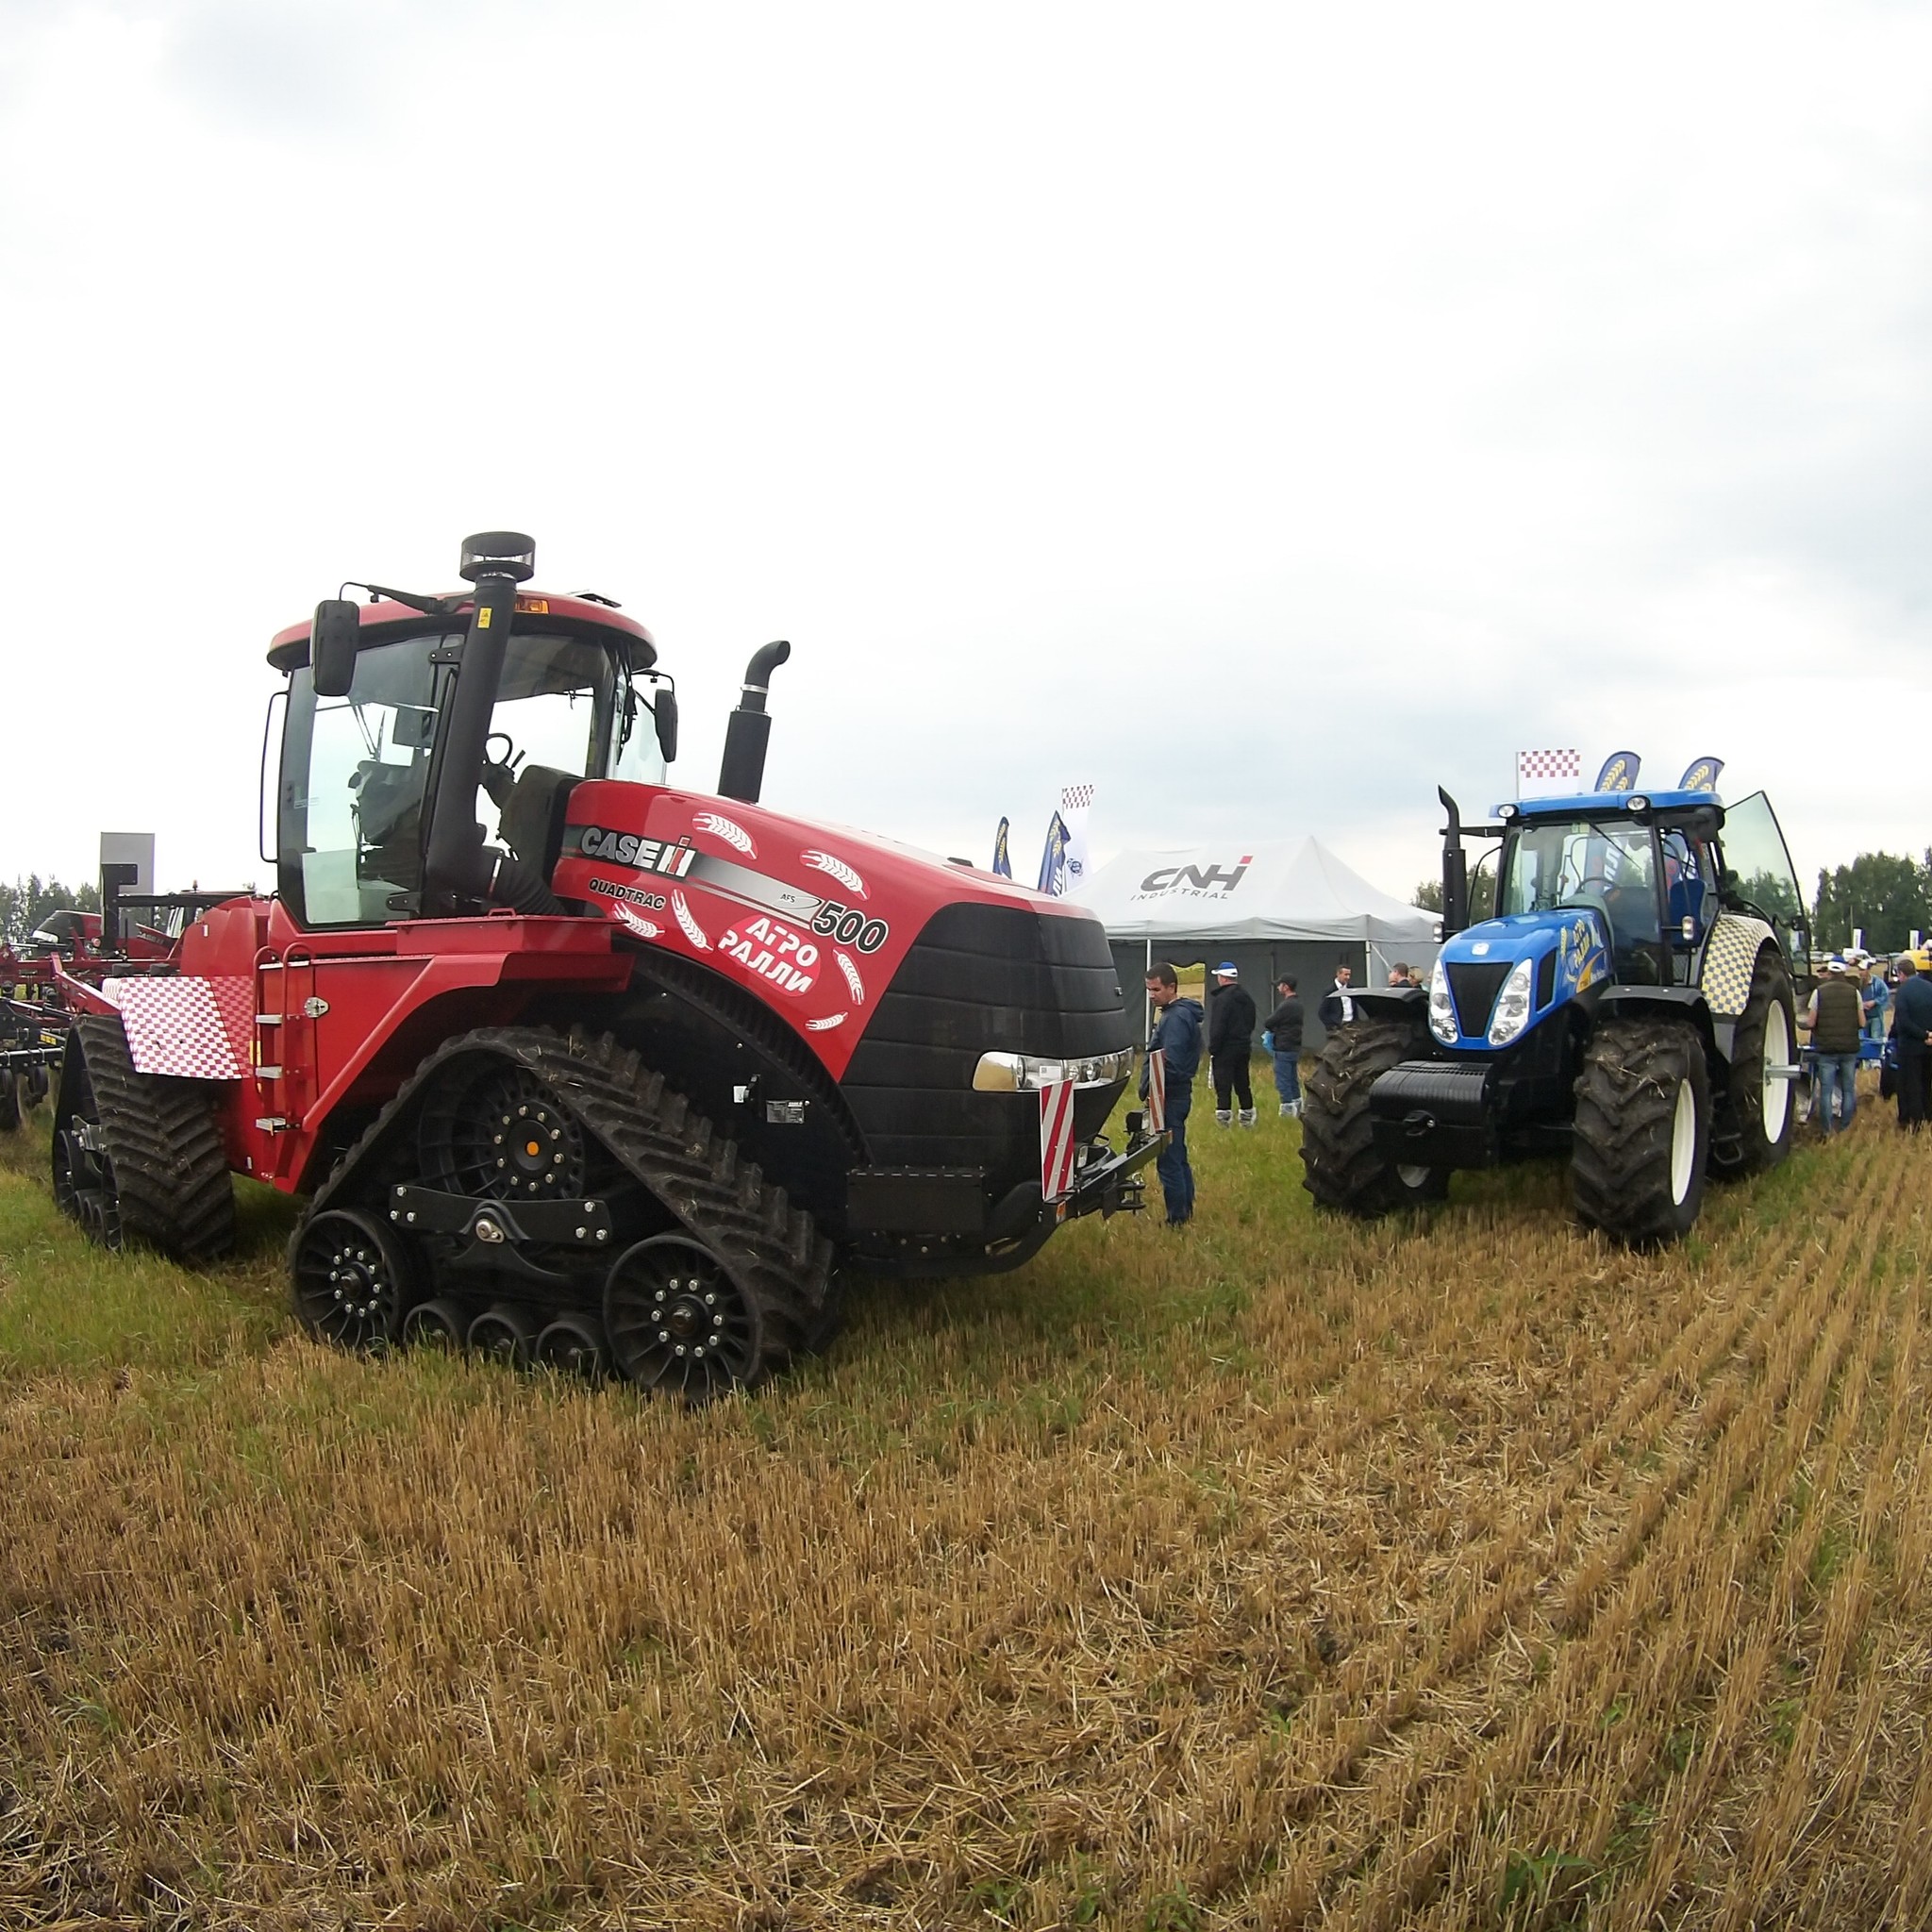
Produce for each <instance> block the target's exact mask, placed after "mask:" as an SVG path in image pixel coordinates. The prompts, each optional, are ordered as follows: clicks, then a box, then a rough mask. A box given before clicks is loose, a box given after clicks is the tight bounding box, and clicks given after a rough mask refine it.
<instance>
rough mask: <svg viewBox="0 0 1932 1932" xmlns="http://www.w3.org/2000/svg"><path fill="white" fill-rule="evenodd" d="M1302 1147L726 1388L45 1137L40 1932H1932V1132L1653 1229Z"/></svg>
mask: <svg viewBox="0 0 1932 1932" xmlns="http://www.w3.org/2000/svg"><path fill="white" fill-rule="evenodd" d="M1196 1118H1197V1120H1198V1119H1199V1118H1200V1113H1199V1110H1198V1108H1197V1114H1196ZM1208 1118H1209V1120H1210V1121H1211V1115H1210V1116H1209V1117H1208ZM1298 1132H1299V1130H1298V1128H1297V1126H1296V1125H1295V1124H1291V1123H1286V1122H1282V1123H1276V1122H1274V1121H1272V1120H1264V1121H1263V1122H1262V1124H1261V1125H1260V1127H1259V1128H1258V1129H1257V1131H1255V1132H1253V1133H1248V1134H1241V1133H1232V1134H1230V1133H1217V1132H1216V1131H1215V1130H1214V1129H1213V1128H1212V1126H1211V1124H1210V1125H1208V1126H1206V1127H1205V1128H1197V1129H1196V1138H1197V1141H1199V1142H1200V1145H1199V1150H1198V1157H1197V1168H1198V1171H1199V1173H1200V1176H1201V1204H1200V1214H1199V1219H1198V1221H1197V1223H1196V1224H1195V1225H1194V1227H1193V1228H1192V1229H1191V1230H1189V1231H1188V1232H1186V1233H1185V1234H1179V1235H1175V1234H1170V1233H1168V1232H1166V1231H1165V1230H1163V1229H1162V1228H1161V1227H1160V1226H1159V1225H1158V1217H1149V1218H1147V1219H1142V1220H1139V1221H1134V1220H1128V1219H1125V1218H1123V1219H1121V1220H1118V1221H1116V1222H1114V1223H1111V1224H1108V1225H1105V1226H1102V1225H1100V1224H1081V1225H1078V1226H1075V1227H1074V1228H1072V1229H1070V1230H1068V1231H1066V1232H1065V1233H1064V1234H1063V1235H1062V1236H1061V1237H1059V1238H1058V1239H1057V1240H1056V1241H1054V1242H1053V1243H1052V1244H1051V1246H1050V1247H1049V1249H1048V1251H1047V1252H1046V1253H1045V1254H1044V1255H1043V1256H1042V1257H1041V1258H1040V1259H1038V1260H1037V1261H1036V1262H1034V1263H1033V1264H1032V1265H1031V1266H1030V1267H1028V1268H1027V1269H1025V1270H1024V1271H1023V1272H1022V1273H1021V1274H1016V1275H1013V1276H1009V1277H1006V1278H1002V1279H997V1280H993V1281H990V1282H983V1283H977V1284H974V1283H964V1284H957V1285H945V1286H941V1287H937V1288H927V1289H920V1290H915V1291H905V1290H886V1289H880V1290H874V1291H865V1292H862V1293H861V1294H860V1295H859V1296H858V1304H857V1307H856V1309H855V1317H854V1321H853V1324H852V1327H851V1329H850V1331H849V1332H848V1334H847V1335H846V1337H845V1338H844V1339H843V1341H841V1342H840V1343H839V1344H838V1345H837V1347H836V1348H835V1349H834V1351H833V1353H832V1354H831V1355H830V1357H828V1358H826V1359H824V1360H822V1361H817V1362H812V1363H808V1364H806V1365H805V1366H803V1367H802V1368H800V1369H799V1370H797V1371H796V1372H794V1373H793V1374H791V1375H790V1376H789V1377H787V1378H786V1379H784V1380H783V1381H781V1382H779V1383H777V1384H775V1385H774V1386H772V1387H770V1388H768V1389H766V1390H764V1391H760V1392H759V1393H758V1394H757V1395H756V1396H754V1397H752V1398H750V1399H745V1400H737V1401H732V1402H729V1403H725V1404H722V1405H720V1406H718V1407H713V1408H711V1409H708V1410H705V1411H702V1412H697V1413H691V1412H687V1411H683V1410H681V1409H678V1408H675V1407H668V1406H663V1405H655V1404H652V1403H649V1402H646V1401H641V1400H640V1399H638V1398H636V1397H635V1396H633V1395H632V1394H630V1393H629V1392H627V1391H623V1390H606V1391H590V1392H587V1391H579V1390H575V1389H572V1388H568V1387H564V1386H561V1385H558V1384H557V1383H555V1382H552V1381H549V1380H544V1379H531V1378H523V1379H519V1378H517V1377H514V1376H511V1375H508V1374H503V1373H501V1372H498V1371H494V1370H491V1369H487V1368H484V1367H481V1366H478V1365H475V1364H466V1363H460V1362H457V1363H452V1362H447V1361H443V1360H440V1359H422V1358H414V1357H411V1358H405V1359H396V1360H391V1361H389V1362H385V1363H379V1364H370V1363H366V1362H362V1361H358V1360H352V1359H348V1358H344V1357H339V1356H333V1355H330V1354H328V1353H326V1352H325V1351H323V1350H321V1349H318V1348H316V1347H313V1346H311V1345H310V1344H308V1343H307V1342H306V1341H302V1340H300V1339H298V1338H297V1337H296V1336H295V1334H294V1333H293V1332H292V1331H291V1324H290V1323H289V1321H288V1319H287V1317H286V1315H285V1312H284V1302H283V1295H282V1287H281V1280H280V1255H279V1249H280V1243H281V1241H282V1240H283V1238H284V1236H285V1234H286V1230H287V1227H288V1224H289V1210H288V1208H287V1206H286V1204H283V1203H280V1202H277V1201H275V1200H272V1199H269V1198H267V1197H265V1196H262V1195H260V1194H252V1195H251V1198H250V1199H249V1201H248V1202H247V1203H245V1204H244V1252H243V1254H242V1257H240V1258H239V1259H237V1260H236V1261H234V1262H233V1263H231V1264H230V1265H228V1266H227V1267H225V1269H223V1270H222V1271H220V1272H218V1273H216V1274H212V1275H209V1276H206V1277H193V1276H189V1275H185V1274H181V1273H179V1272H178V1271H175V1270H174V1269H172V1268H170V1267H168V1266H166V1265H165V1264H162V1263H160V1262H158V1261H156V1260H153V1259H131V1258H130V1259H120V1258H113V1257H98V1256H95V1255H93V1254H92V1253H90V1252H89V1251H87V1250H86V1249H84V1248H83V1247H82V1245H81V1244H80V1242H79V1241H78V1239H77V1237H76V1236H75V1235H74V1234H73V1233H71V1232H70V1231H69V1230H68V1229H67V1228H66V1226H65V1225H64V1224H61V1223H60V1222H59V1221H58V1219H57V1217H56V1216H55V1215H54V1213H53V1210H52V1208H51V1206H50V1204H49V1201H48V1199H47V1196H46V1192H45V1189H44V1185H43V1182H42V1160H43V1158H44V1140H43V1138H42V1137H43V1133H44V1129H43V1128H42V1134H39V1135H31V1134H30V1135H26V1136H19V1137H15V1138H14V1139H13V1140H12V1141H9V1142H8V1143H5V1144H4V1146H0V1478H4V1479H0V1924H7V1925H9V1926H14V1925H18V1926H22V1927H29V1926H31V1927H47V1926H55V1925H63V1926H64V1925H75V1926H78V1925H97V1924H107V1925H129V1926H135V1925H139V1926H175V1925H180V1926H235V1927H242V1926H247V1927H285V1926H286V1927H323V1926H338V1925H349V1924H353V1925H375V1924H394V1925H402V1926H450V1927H458V1926H460V1927H469V1926H486V1925H487V1926H501V1927H508V1926H530V1927H536V1926H552V1925H569V1926H586V1927H600V1926H618V1925H623V1926H638V1927H641V1926H652V1925H675V1926H694V1927H711V1926H719V1927H739V1926H763V1927H774V1928H775V1927H781V1926H783V1927H794V1926H795V1927H805V1926H816V1925H838V1926H924V1925H934V1926H986V1927H990V1926H993V1925H1001V1924H1004V1925H1011V1926H1036V1927H1039V1926H1049V1925H1098V1926H1119V1927H1134V1928H1142V1932H1184V1928H1207V1927H1221V1926H1252V1927H1257V1928H1258V1927H1270V1928H1274V1927H1291V1926H1301V1925H1308V1926H1312V1925H1316V1924H1320V1925H1323V1926H1331V1925H1332V1926H1356V1927H1371V1926H1374V1927H1396V1926H1409V1925H1424V1926H1437V1927H1451V1926H1465V1925H1476V1926H1522V1927H1532V1926H1542V1927H1555V1926H1583V1925H1590V1926H1592V1927H1594V1926H1604V1927H1631V1928H1635V1927H1640V1926H1645V1927H1647V1926H1653V1925H1673V1926H1674V1925H1683V1926H1696V1927H1705V1926H1709V1927H1740V1928H1741V1927H1745V1926H1753V1925H1767V1924H1779V1925H1805V1926H1820V1927H1824V1926H1832V1927H1840V1926H1893V1927H1910V1926H1923V1925H1926V1924H1932V1849H1928V1847H1932V1750H1928V1748H1927V1746H1928V1743H1932V1739H1928V1736H1927V1732H1928V1729H1932V1440H1928V1416H1932V1407H1928V1389H1932V1372H1928V1357H1932V1321H1928V1314H1932V1310H1928V1302H1927V1290H1926V1262H1927V1259H1928V1257H1932V1147H1927V1146H1924V1145H1921V1144H1907V1143H1906V1142H1905V1141H1904V1139H1903V1137H1901V1136H1899V1135H1898V1134H1896V1133H1895V1132H1894V1131H1893V1130H1892V1129H1891V1127H1890V1121H1889V1119H1888V1118H1884V1117H1881V1116H1879V1114H1878V1111H1877V1109H1876V1108H1873V1109H1871V1110H1869V1111H1868V1112H1867V1113H1865V1114H1863V1115H1861V1117H1860V1119H1859V1122H1858V1124H1857V1127H1856V1128H1855V1130H1854V1132H1853V1133H1852V1134H1851V1135H1849V1136H1848V1137H1846V1139H1845V1140H1844V1141H1841V1142H1840V1143H1838V1144H1835V1145H1833V1146H1832V1147H1830V1148H1829V1149H1821V1148H1816V1147H1810V1146H1807V1147H1805V1148H1803V1149H1802V1150H1801V1151H1800V1152H1799V1153H1798V1154H1796V1155H1795V1156H1794V1157H1793V1158H1792V1159H1791V1161H1790V1163H1789V1164H1788V1165H1787V1166H1786V1167H1785V1168H1783V1169H1782V1170H1780V1171H1779V1172H1778V1173H1777V1174H1774V1175H1773V1176H1771V1177H1770V1178H1769V1179H1768V1180H1766V1181H1764V1182H1761V1183H1757V1184H1755V1185H1752V1186H1749V1187H1746V1188H1743V1189H1737V1190H1725V1191H1719V1192H1714V1193H1713V1194H1712V1195H1711V1196H1710V1197H1709V1200H1708V1202H1707V1209H1706V1215H1705V1220H1704V1223H1703V1224H1702V1227H1701V1230H1700V1233H1699V1236H1698V1237H1697V1239H1696V1240H1694V1241H1692V1242H1691V1243H1690V1244H1689V1245H1688V1246H1686V1247H1685V1248H1683V1249H1681V1250H1678V1251H1676V1252H1674V1253H1672V1254H1668V1255H1664V1256H1658V1257H1639V1256H1629V1255H1625V1254H1623V1253H1620V1252H1618V1251H1616V1250H1613V1249H1611V1248H1608V1247H1607V1246H1605V1245H1603V1244H1602V1243H1601V1242H1600V1241H1597V1240H1596V1239H1595V1238H1592V1237H1586V1236H1584V1235H1581V1234H1579V1233H1578V1232H1577V1231H1576V1230H1575V1229H1574V1227H1573V1226H1572V1225H1571V1224H1570V1223H1569V1222H1568V1220H1567V1218H1566V1215H1565V1212H1564V1208H1565V1177H1564V1174H1563V1173H1562V1171H1561V1170H1560V1169H1557V1168H1539V1169H1532V1170H1524V1171H1519V1172H1517V1173H1514V1174H1504V1175H1491V1176H1480V1177H1465V1178H1462V1179H1458V1181H1457V1185H1456V1189H1455V1196H1454V1199H1453V1200H1452V1202H1451V1204H1450V1205H1449V1207H1448V1208H1445V1209H1442V1210H1441V1211H1438V1212H1435V1213H1434V1214H1433V1215H1432V1216H1431V1217H1430V1218H1429V1219H1427V1220H1426V1221H1416V1222H1402V1223H1398V1224H1384V1225H1380V1226H1376V1227H1361V1226H1357V1225H1353V1224H1338V1223H1334V1222H1330V1221H1326V1220H1321V1219H1317V1218H1316V1216H1315V1215H1314V1213H1313V1211H1312V1209H1311V1208H1309V1206H1308V1204H1307V1197H1306V1196H1305V1195H1304V1194H1303V1193H1302V1192H1301V1191H1300V1188H1299V1179H1300V1163H1299V1161H1298V1160H1297V1159H1296V1158H1294V1154H1295V1148H1296V1145H1297V1138H1298Z"/></svg>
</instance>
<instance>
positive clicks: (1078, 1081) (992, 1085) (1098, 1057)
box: [973, 1046, 1134, 1093]
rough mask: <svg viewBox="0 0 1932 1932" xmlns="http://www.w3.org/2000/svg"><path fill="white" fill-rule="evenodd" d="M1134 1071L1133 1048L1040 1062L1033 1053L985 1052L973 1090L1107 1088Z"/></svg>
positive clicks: (1011, 1090)
mask: <svg viewBox="0 0 1932 1932" xmlns="http://www.w3.org/2000/svg"><path fill="white" fill-rule="evenodd" d="M1133 1071H1134V1049H1133V1048H1132V1047H1131V1046H1124V1047H1122V1048H1121V1050H1120V1051H1119V1052H1118V1053H1096V1054H1084V1055H1081V1056H1079V1057H1077V1058H1067V1059H1058V1060H1048V1059H1040V1058H1036V1057H1035V1056H1034V1055H1032V1054H1030V1053H983V1054H981V1055H980V1056H979V1064H978V1065H977V1066H975V1067H974V1069H973V1088H974V1092H977V1093H1038V1092H1039V1091H1040V1090H1041V1088H1042V1087H1058V1085H1059V1084H1060V1082H1061V1081H1062V1080H1071V1081H1072V1082H1073V1083H1074V1086H1075V1087H1105V1086H1106V1085H1108V1082H1109V1081H1112V1080H1124V1079H1125V1078H1126V1077H1127V1075H1128V1074H1131V1073H1132V1072H1133Z"/></svg>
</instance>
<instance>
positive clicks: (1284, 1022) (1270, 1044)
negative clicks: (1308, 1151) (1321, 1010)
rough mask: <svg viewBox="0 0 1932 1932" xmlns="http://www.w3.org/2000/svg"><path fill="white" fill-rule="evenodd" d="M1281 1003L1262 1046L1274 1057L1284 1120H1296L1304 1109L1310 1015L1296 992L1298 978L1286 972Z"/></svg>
mask: <svg viewBox="0 0 1932 1932" xmlns="http://www.w3.org/2000/svg"><path fill="white" fill-rule="evenodd" d="M1274 991H1276V992H1277V993H1278V994H1280V996H1281V1003H1280V1005H1279V1006H1277V1007H1276V1008H1274V1012H1272V1013H1271V1014H1269V1016H1268V1030H1267V1031H1266V1032H1265V1033H1263V1034H1262V1036H1261V1041H1262V1044H1263V1045H1265V1046H1266V1047H1267V1049H1268V1050H1269V1052H1270V1053H1272V1054H1273V1055H1274V1091H1275V1092H1277V1093H1278V1094H1280V1096H1281V1118H1282V1119H1283V1120H1285V1121H1289V1120H1293V1119H1295V1118H1296V1117H1297V1116H1298V1115H1299V1114H1300V1113H1301V1110H1302V1028H1303V1027H1304V1026H1305V1025H1307V1014H1306V1013H1305V1012H1304V1011H1303V1010H1302V1003H1301V1000H1300V998H1299V997H1298V996H1297V994H1296V992H1295V976H1294V974H1292V973H1284V974H1282V975H1281V977H1280V978H1279V979H1277V980H1276V981H1275V982H1274Z"/></svg>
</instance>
